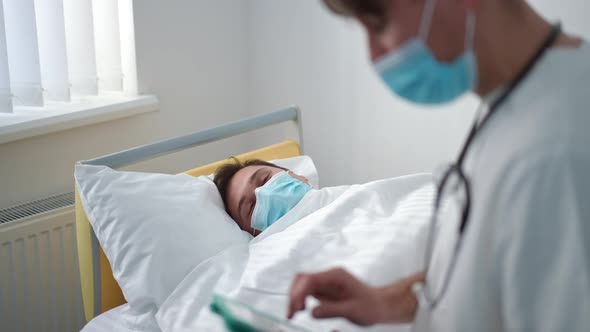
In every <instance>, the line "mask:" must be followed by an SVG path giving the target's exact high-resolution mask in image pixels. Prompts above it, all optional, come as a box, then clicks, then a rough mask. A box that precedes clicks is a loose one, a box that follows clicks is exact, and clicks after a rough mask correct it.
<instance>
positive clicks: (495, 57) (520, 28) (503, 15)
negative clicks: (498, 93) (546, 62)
mask: <svg viewBox="0 0 590 332" xmlns="http://www.w3.org/2000/svg"><path fill="white" fill-rule="evenodd" d="M478 6H479V8H477V31H476V40H475V51H476V53H477V58H478V66H479V84H478V87H477V89H476V93H477V94H478V95H480V96H485V95H488V94H489V93H491V92H493V91H494V90H496V89H497V88H500V87H502V86H506V85H507V84H509V83H510V82H511V81H512V80H514V79H515V77H516V76H517V75H518V74H519V72H520V71H521V70H522V69H523V68H524V67H525V66H526V65H527V64H528V62H529V61H530V60H531V59H532V57H533V56H534V54H535V53H536V52H537V50H538V49H539V47H540V46H541V45H542V44H543V42H544V41H545V39H546V38H547V36H548V34H549V32H550V31H551V27H552V23H550V22H548V21H546V20H545V19H543V18H542V17H541V16H540V15H539V14H538V13H537V12H535V10H534V9H533V8H531V7H530V5H529V4H527V3H526V1H495V0H494V1H479V5H478ZM580 44H581V40H580V39H578V38H574V37H572V36H568V35H566V34H562V35H561V36H560V37H559V39H558V40H557V42H556V43H555V44H554V45H553V47H577V46H579V45H580Z"/></svg>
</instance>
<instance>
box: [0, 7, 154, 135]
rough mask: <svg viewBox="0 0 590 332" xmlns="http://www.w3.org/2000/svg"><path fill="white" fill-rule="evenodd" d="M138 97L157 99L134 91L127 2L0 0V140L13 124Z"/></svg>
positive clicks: (132, 40) (132, 44)
mask: <svg viewBox="0 0 590 332" xmlns="http://www.w3.org/2000/svg"><path fill="white" fill-rule="evenodd" d="M146 98H148V99H149V98H151V100H146ZM138 101H139V104H142V105H143V106H144V107H143V108H144V109H145V104H146V102H147V104H150V103H151V104H154V103H156V101H155V98H154V97H149V96H143V97H142V96H138V88H137V69H136V63H135V33H134V24H133V2H132V0H0V143H1V142H2V141H3V139H2V137H1V136H2V135H3V134H7V133H10V132H14V131H15V130H16V131H19V130H18V127H19V126H18V125H19V124H21V126H20V127H21V129H22V128H24V127H23V126H22V124H23V123H27V126H26V127H27V128H31V127H42V126H43V125H44V124H48V123H54V122H56V119H62V120H63V119H66V120H67V119H70V120H71V119H72V118H73V117H72V116H67V114H69V113H75V112H80V111H83V110H86V109H96V108H97V107H99V108H102V109H105V107H107V106H108V105H111V104H113V105H114V104H120V103H123V104H125V103H129V102H131V104H133V105H135V104H137V102H138ZM119 106H120V105H119ZM152 106H153V105H152ZM120 108H121V107H119V109H120ZM151 108H152V109H153V108H154V107H151ZM107 109H108V107H107ZM99 113H100V112H96V110H94V111H93V112H91V113H89V114H94V115H93V116H97V115H99ZM107 113H108V112H107ZM49 118H51V119H50V120H48V119H49ZM74 118H80V114H76V116H75V117H74ZM35 121H36V122H37V123H38V126H35V125H33V126H31V122H35ZM57 122H63V121H57ZM86 124H87V123H86ZM62 127H63V126H62ZM21 136H22V135H21ZM25 136H30V135H25Z"/></svg>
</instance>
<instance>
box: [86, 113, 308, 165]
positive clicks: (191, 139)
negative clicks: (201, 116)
mask: <svg viewBox="0 0 590 332" xmlns="http://www.w3.org/2000/svg"><path fill="white" fill-rule="evenodd" d="M287 121H293V122H295V124H296V125H297V132H298V136H299V137H298V143H299V147H300V149H301V151H303V135H302V134H303V133H302V126H301V111H300V110H299V107H297V106H290V107H287V108H285V109H282V110H278V111H274V112H270V113H266V114H262V115H258V116H253V117H250V118H246V119H243V120H239V121H235V122H231V123H227V124H224V125H221V126H218V127H214V128H209V129H205V130H200V131H197V132H195V133H192V134H188V135H183V136H178V137H174V138H169V139H165V140H162V141H159V142H154V143H150V144H146V145H142V146H138V147H134V148H131V149H128V150H124V151H120V152H116V153H112V154H108V155H105V156H102V157H98V158H95V159H91V160H83V161H80V162H79V163H81V164H84V165H103V166H108V167H111V168H114V169H115V168H120V167H124V166H128V165H131V164H135V163H138V162H140V161H144V160H148V159H152V158H156V157H160V156H164V155H168V154H171V153H174V152H177V151H181V150H184V149H188V148H192V147H196V146H199V145H204V144H207V143H211V142H215V141H219V140H222V139H225V138H229V137H233V136H236V135H240V134H244V133H247V132H250V131H254V130H257V129H261V128H265V127H268V126H271V125H274V124H279V123H282V122H287Z"/></svg>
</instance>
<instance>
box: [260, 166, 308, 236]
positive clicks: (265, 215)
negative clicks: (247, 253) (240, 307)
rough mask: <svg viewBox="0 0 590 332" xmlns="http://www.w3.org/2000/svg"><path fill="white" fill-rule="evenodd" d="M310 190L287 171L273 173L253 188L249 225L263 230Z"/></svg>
mask: <svg viewBox="0 0 590 332" xmlns="http://www.w3.org/2000/svg"><path fill="white" fill-rule="evenodd" d="M310 190H311V186H310V185H308V184H307V183H305V182H302V181H300V180H298V179H295V178H294V177H292V176H291V175H289V173H288V172H280V173H277V174H275V175H274V176H273V177H272V178H270V180H268V181H267V182H266V183H265V184H264V185H263V186H261V187H258V188H256V189H255V190H254V193H255V195H256V206H255V207H254V211H253V212H252V220H251V222H250V226H252V228H254V229H255V230H258V231H261V232H262V231H264V230H265V229H267V228H268V227H269V226H270V225H272V224H274V223H275V222H276V221H277V220H279V219H280V218H281V217H283V216H284V215H285V214H287V212H289V211H290V210H291V209H292V208H293V207H295V205H297V203H299V201H301V199H302V198H303V196H305V194H307V192H309V191H310Z"/></svg>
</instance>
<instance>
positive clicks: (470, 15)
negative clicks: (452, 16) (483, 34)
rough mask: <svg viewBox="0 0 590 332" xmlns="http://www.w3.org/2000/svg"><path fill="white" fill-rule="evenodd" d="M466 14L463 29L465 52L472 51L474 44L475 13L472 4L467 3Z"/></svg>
mask: <svg viewBox="0 0 590 332" xmlns="http://www.w3.org/2000/svg"><path fill="white" fill-rule="evenodd" d="M468 7H469V9H468V10H469V11H468V12H467V26H466V27H465V50H466V51H473V49H474V44H475V11H474V9H473V5H472V2H469V6H468Z"/></svg>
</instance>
